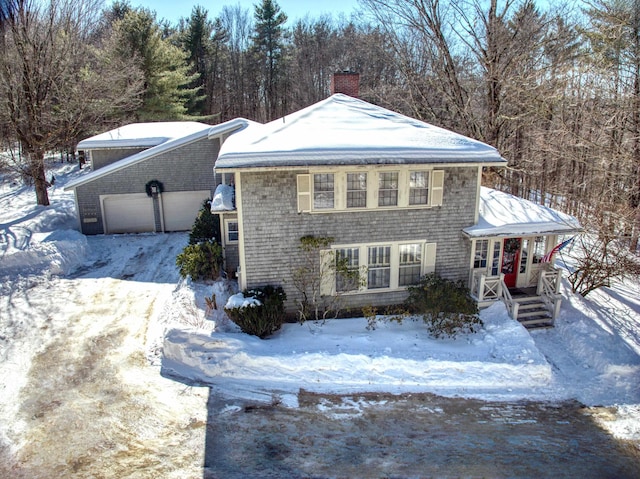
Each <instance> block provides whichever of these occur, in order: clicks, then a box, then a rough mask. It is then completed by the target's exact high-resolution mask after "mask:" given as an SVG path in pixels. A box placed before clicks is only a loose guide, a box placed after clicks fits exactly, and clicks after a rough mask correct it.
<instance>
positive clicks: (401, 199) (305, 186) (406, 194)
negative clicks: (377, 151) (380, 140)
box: [297, 165, 444, 213]
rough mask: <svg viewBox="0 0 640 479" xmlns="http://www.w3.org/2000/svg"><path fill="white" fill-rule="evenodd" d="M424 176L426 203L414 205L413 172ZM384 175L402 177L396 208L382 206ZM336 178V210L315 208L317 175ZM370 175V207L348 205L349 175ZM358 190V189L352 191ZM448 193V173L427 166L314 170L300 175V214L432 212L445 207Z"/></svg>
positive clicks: (368, 196)
mask: <svg viewBox="0 0 640 479" xmlns="http://www.w3.org/2000/svg"><path fill="white" fill-rule="evenodd" d="M414 172H416V173H418V172H419V173H424V174H425V175H426V176H428V181H427V187H426V189H427V195H428V201H427V203H426V204H410V202H411V200H410V196H411V194H410V191H411V187H410V185H411V173H414ZM384 173H397V174H398V188H397V202H396V204H395V205H388V206H387V205H383V206H379V196H380V188H379V186H380V178H381V175H382V174H384ZM326 174H332V175H333V185H334V186H333V208H320V207H316V206H315V197H316V194H315V193H316V192H315V191H314V175H326ZM349 174H366V175H367V179H366V184H367V190H366V206H365V207H351V206H347V203H348V202H347V196H348V192H349V191H350V190H349V189H348V175H349ZM352 191H354V190H352ZM443 191H444V170H434V169H433V168H427V167H416V165H408V166H402V167H398V166H396V167H394V168H389V167H387V168H383V167H379V168H370V169H367V170H360V171H358V170H354V169H344V170H328V169H326V170H325V169H322V170H311V171H310V172H309V173H305V174H299V175H297V197H298V213H335V212H344V211H363V210H394V209H428V208H433V207H436V206H442V198H443Z"/></svg>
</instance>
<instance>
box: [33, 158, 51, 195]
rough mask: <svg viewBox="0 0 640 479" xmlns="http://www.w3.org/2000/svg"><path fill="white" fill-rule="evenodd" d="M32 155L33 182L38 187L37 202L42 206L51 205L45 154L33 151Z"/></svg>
mask: <svg viewBox="0 0 640 479" xmlns="http://www.w3.org/2000/svg"><path fill="white" fill-rule="evenodd" d="M30 156H31V168H30V169H31V175H32V177H33V184H34V186H35V189H36V201H37V204H39V205H42V206H49V204H50V203H49V192H48V191H47V187H48V186H49V182H48V181H47V177H46V172H45V169H44V155H43V154H42V153H32V154H31V155H30Z"/></svg>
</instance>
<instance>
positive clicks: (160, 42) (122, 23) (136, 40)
mask: <svg viewBox="0 0 640 479" xmlns="http://www.w3.org/2000/svg"><path fill="white" fill-rule="evenodd" d="M114 30H115V32H116V35H117V38H118V44H119V49H120V54H121V56H122V57H125V58H127V57H134V58H136V59H137V60H138V62H139V64H140V67H141V69H142V71H143V73H144V83H145V89H144V95H143V105H142V108H141V109H140V110H139V111H138V118H139V119H140V120H170V119H182V118H185V117H187V113H188V112H187V106H186V105H187V104H188V103H189V102H193V101H196V99H197V95H198V91H199V88H197V87H196V88H189V85H190V84H191V83H192V82H193V81H194V80H195V79H196V78H197V75H196V74H190V73H189V66H188V64H187V55H186V54H185V53H184V52H183V51H182V50H181V49H180V48H178V47H176V46H175V45H173V44H171V42H170V41H169V40H168V39H166V38H163V33H162V30H161V28H160V25H159V24H158V23H157V22H156V16H155V14H154V13H152V12H151V11H149V10H147V9H144V8H142V9H136V10H131V11H127V12H126V13H125V15H124V18H123V19H122V20H119V21H117V22H116V23H115V25H114Z"/></svg>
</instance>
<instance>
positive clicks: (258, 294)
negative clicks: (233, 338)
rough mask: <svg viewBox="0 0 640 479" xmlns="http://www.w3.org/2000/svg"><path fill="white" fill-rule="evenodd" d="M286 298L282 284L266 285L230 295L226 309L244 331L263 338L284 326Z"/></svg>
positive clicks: (232, 319)
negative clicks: (275, 285) (276, 285)
mask: <svg viewBox="0 0 640 479" xmlns="http://www.w3.org/2000/svg"><path fill="white" fill-rule="evenodd" d="M286 299H287V295H286V294H285V292H284V291H283V289H282V288H281V287H280V286H278V287H273V286H265V287H263V288H257V289H254V290H251V291H248V292H247V291H245V292H244V293H238V294H235V295H233V296H231V297H229V300H228V301H227V304H226V306H225V307H224V310H225V312H226V313H227V315H228V316H229V318H231V321H233V322H234V323H236V324H237V325H238V326H239V327H240V329H241V330H242V332H243V333H247V334H252V335H254V336H258V337H259V338H261V339H263V338H265V337H267V336H269V335H270V334H273V333H275V332H276V331H277V330H278V329H280V327H281V326H282V323H283V322H284V319H285V311H284V302H285V300H286Z"/></svg>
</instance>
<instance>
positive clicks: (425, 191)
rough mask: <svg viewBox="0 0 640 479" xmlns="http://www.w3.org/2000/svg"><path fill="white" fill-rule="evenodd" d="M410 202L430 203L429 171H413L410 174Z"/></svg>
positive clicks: (418, 203) (414, 203)
mask: <svg viewBox="0 0 640 479" xmlns="http://www.w3.org/2000/svg"><path fill="white" fill-rule="evenodd" d="M409 204H410V205H426V204H429V172H428V171H412V172H411V173H410V174H409Z"/></svg>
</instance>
